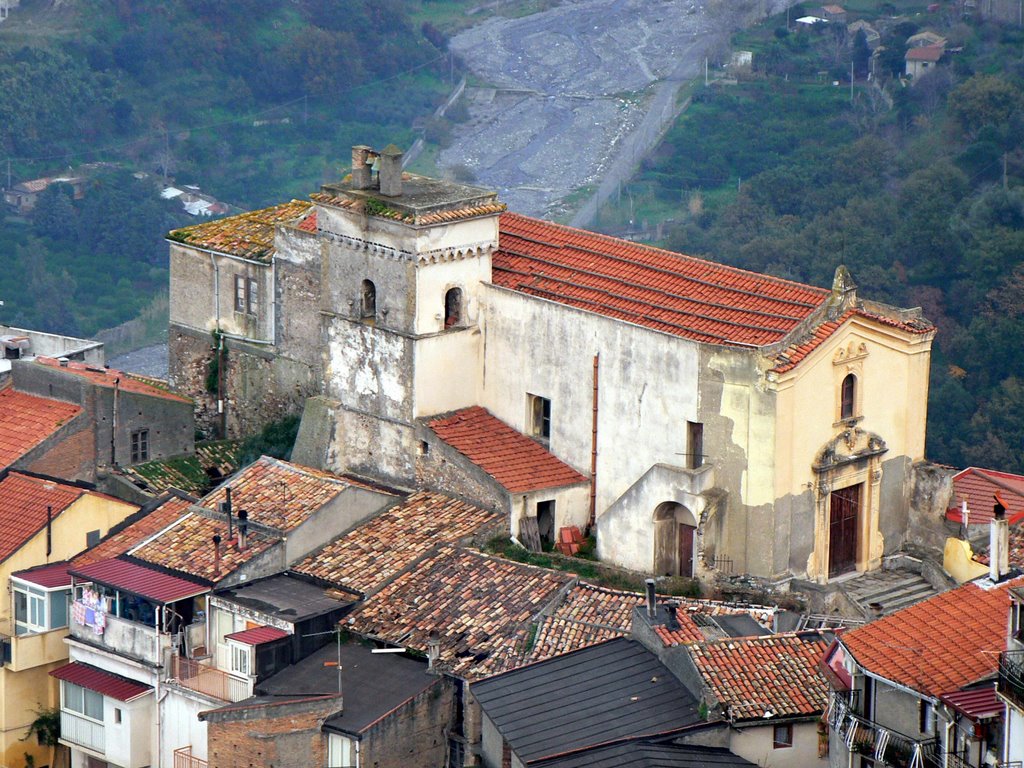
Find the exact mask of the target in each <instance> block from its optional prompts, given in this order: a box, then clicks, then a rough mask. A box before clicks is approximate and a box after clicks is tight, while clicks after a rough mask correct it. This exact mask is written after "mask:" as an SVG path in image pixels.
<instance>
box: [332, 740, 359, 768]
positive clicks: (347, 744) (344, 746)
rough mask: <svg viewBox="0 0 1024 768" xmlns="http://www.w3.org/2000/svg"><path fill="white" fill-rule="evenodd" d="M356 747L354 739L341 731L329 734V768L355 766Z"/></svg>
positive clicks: (350, 767) (351, 767)
mask: <svg viewBox="0 0 1024 768" xmlns="http://www.w3.org/2000/svg"><path fill="white" fill-rule="evenodd" d="M355 753H356V747H355V743H354V742H353V741H352V739H350V738H348V737H347V736H342V735H341V734H340V733H328V734H327V768H354V766H355V764H356V754H355Z"/></svg>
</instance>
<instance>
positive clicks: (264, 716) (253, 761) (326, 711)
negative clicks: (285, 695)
mask: <svg viewBox="0 0 1024 768" xmlns="http://www.w3.org/2000/svg"><path fill="white" fill-rule="evenodd" d="M339 708H340V705H339V702H338V700H337V699H336V698H333V697H332V698H327V699H317V700H314V701H306V702H297V703H292V704H284V705H276V706H253V707H245V708H244V709H242V708H239V709H231V710H220V711H213V712H207V713H205V714H204V715H201V717H203V718H205V719H206V721H207V732H206V733H207V761H208V763H209V768H316V767H317V766H325V765H327V753H326V744H327V742H326V740H325V739H324V737H323V734H322V733H321V731H320V727H321V725H323V721H324V720H325V719H326V718H327V717H328V716H329V715H330V714H331V713H333V712H336V711H337V710H338V709H339Z"/></svg>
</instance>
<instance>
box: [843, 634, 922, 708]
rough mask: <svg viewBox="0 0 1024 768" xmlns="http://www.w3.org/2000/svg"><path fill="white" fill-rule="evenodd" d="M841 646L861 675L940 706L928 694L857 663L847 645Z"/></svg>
mask: <svg viewBox="0 0 1024 768" xmlns="http://www.w3.org/2000/svg"><path fill="white" fill-rule="evenodd" d="M840 645H842V647H843V650H845V651H846V653H848V654H849V655H850V658H851V659H853V661H854V663H855V664H856V665H857V668H858V669H859V670H860V672H861V674H862V675H864V676H865V677H870V678H871V679H872V680H877V681H878V682H880V683H885V684H886V685H890V686H892V687H893V688H895V689H897V690H899V691H903V693H907V694H910V695H911V696H914V697H915V698H918V699H927V700H928V701H930V702H931V703H932V704H935V705H938V704H939V700H938V698H936V697H933V696H929V695H928V694H927V693H922V692H921V691H915V690H914V689H913V688H910V687H908V686H906V685H903V684H902V683H897V682H895V681H894V680H890V679H889V678H887V677H882V676H881V675H876V674H875V673H874V672H871V671H869V670H868V669H867V668H866V667H864V666H863V665H862V664H861V663H860V662H859V661H857V657H856V656H854V655H853V652H852V651H851V650H850V649H849V648H848V647H847V646H846V645H843V644H842V642H840Z"/></svg>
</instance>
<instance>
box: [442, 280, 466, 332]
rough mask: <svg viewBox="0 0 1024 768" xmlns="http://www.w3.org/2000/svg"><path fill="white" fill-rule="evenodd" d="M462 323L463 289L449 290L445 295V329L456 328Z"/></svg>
mask: <svg viewBox="0 0 1024 768" xmlns="http://www.w3.org/2000/svg"><path fill="white" fill-rule="evenodd" d="M461 322H462V289H461V288H449V289H448V292H447V293H446V294H445V295H444V327H445V328H454V327H455V326H457V325H459V323H461Z"/></svg>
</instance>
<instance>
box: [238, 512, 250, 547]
mask: <svg viewBox="0 0 1024 768" xmlns="http://www.w3.org/2000/svg"><path fill="white" fill-rule="evenodd" d="M247 533H249V512H248V510H245V509H240V510H238V548H239V549H245V536H246V534H247Z"/></svg>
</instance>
